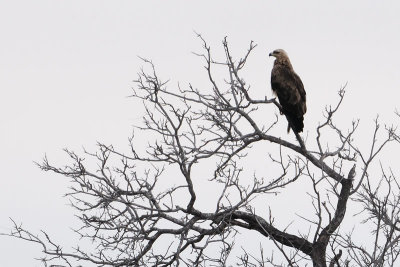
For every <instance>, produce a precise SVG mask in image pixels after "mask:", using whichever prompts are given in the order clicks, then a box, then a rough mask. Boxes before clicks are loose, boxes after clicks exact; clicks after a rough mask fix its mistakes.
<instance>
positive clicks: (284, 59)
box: [269, 49, 307, 133]
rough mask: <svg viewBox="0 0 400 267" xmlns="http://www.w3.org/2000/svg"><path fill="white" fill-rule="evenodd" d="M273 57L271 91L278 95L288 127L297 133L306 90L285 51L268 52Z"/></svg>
mask: <svg viewBox="0 0 400 267" xmlns="http://www.w3.org/2000/svg"><path fill="white" fill-rule="evenodd" d="M269 56H273V57H275V58H276V59H275V62H274V67H273V68H272V72H271V87H272V91H273V92H274V93H275V94H276V95H277V96H278V99H279V103H280V104H281V106H282V110H281V112H282V113H283V114H285V115H286V118H287V119H288V121H289V125H288V132H289V131H290V127H292V128H293V131H295V132H296V133H299V132H301V131H303V128H304V123H303V120H304V114H305V113H306V111H307V106H306V91H305V90H304V86H303V82H302V81H301V79H300V77H299V76H298V75H297V74H296V73H295V72H294V70H293V67H292V64H291V63H290V60H289V57H288V55H287V53H286V52H285V51H284V50H282V49H277V50H275V51H273V52H272V53H270V54H269Z"/></svg>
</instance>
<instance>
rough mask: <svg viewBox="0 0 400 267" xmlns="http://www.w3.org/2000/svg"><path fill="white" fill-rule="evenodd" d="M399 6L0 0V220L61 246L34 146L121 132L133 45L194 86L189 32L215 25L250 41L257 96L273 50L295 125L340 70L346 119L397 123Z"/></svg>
mask: <svg viewBox="0 0 400 267" xmlns="http://www.w3.org/2000/svg"><path fill="white" fill-rule="evenodd" d="M399 12H400V2H398V1H365V0H363V1H335V2H334V3H333V1H330V2H328V1H246V2H244V1H201V2H200V1H199V2H198V3H193V2H190V3H189V1H146V2H145V1H99V0H96V1H55V0H48V1H43V0H37V1H28V0H26V1H0V232H8V231H9V229H10V226H11V221H10V220H9V218H10V217H11V218H13V219H14V220H16V221H17V222H23V225H25V226H26V227H27V228H29V229H30V230H32V231H33V232H37V231H38V230H40V229H46V230H47V231H48V232H49V233H50V234H51V235H52V236H53V237H54V238H55V240H57V241H59V242H60V243H61V244H64V245H65V247H68V246H70V245H73V243H72V242H73V240H72V239H71V231H70V228H69V227H70V226H73V225H74V223H75V222H76V221H75V219H74V217H73V212H72V210H71V208H70V207H69V206H68V200H67V199H66V198H63V197H62V196H63V194H65V193H66V192H67V190H68V186H69V184H68V180H67V179H64V178H63V177H60V176H56V175H53V174H51V173H44V172H41V171H40V170H39V169H38V168H37V167H36V166H35V164H34V161H40V160H41V158H42V157H43V156H44V155H45V154H47V156H48V157H49V159H50V161H51V162H53V163H55V164H56V165H60V164H62V163H65V157H64V155H63V153H62V149H63V148H67V147H68V148H71V149H74V150H77V151H81V149H82V147H85V148H89V149H91V148H94V145H95V144H96V141H102V142H105V143H113V144H115V145H118V146H125V145H127V144H128V141H127V137H128V136H129V135H130V133H131V130H132V125H133V124H134V123H135V122H137V121H138V119H140V115H141V113H140V110H141V109H140V107H139V106H135V105H133V101H132V99H130V98H127V96H129V95H130V94H131V87H132V86H133V83H132V80H134V79H135V78H136V72H137V71H138V70H139V68H140V66H141V65H142V63H141V62H140V60H139V58H138V57H137V56H142V57H146V58H149V59H152V60H153V62H154V63H155V65H156V67H157V69H158V73H159V75H160V76H161V78H163V79H171V83H172V84H176V83H177V82H178V81H179V82H181V83H182V84H187V83H188V82H189V81H191V82H193V81H194V82H197V84H198V85H200V86H201V85H202V82H205V81H204V80H203V78H204V77H205V76H204V75H202V74H201V75H200V74H199V73H201V72H203V69H202V68H201V64H202V62H201V61H200V60H199V59H198V58H196V57H195V56H194V55H193V54H192V53H191V52H193V51H195V52H197V51H200V50H201V43H200V42H199V40H198V39H197V38H196V37H195V34H194V31H196V32H199V33H201V34H202V35H203V37H204V38H205V39H206V40H207V41H208V42H209V44H210V45H211V46H212V47H213V48H214V50H215V51H216V53H217V54H218V53H219V54H221V53H222V47H221V41H222V39H223V38H224V36H228V40H229V42H230V45H231V48H232V50H233V52H234V53H236V55H238V56H239V55H242V54H243V53H244V52H245V51H246V49H247V47H248V44H249V42H250V41H251V40H253V41H255V42H256V43H257V44H258V47H257V48H256V50H255V51H254V53H253V55H252V57H251V61H250V62H249V68H251V71H249V72H248V73H249V74H248V75H249V76H248V77H245V78H248V80H250V81H253V87H252V88H253V89H252V90H254V94H255V95H259V96H263V95H267V96H269V97H270V96H271V91H270V86H269V78H270V76H269V73H270V70H271V67H272V62H273V60H272V59H271V58H268V53H269V52H270V51H272V50H273V49H276V48H283V49H285V50H286V51H287V52H288V54H289V56H290V58H291V59H292V63H293V66H294V68H295V70H296V72H297V73H298V74H299V75H300V76H301V77H302V80H303V82H304V84H305V87H306V90H307V97H308V99H307V100H308V112H307V114H306V119H305V125H306V126H305V133H307V131H311V130H312V129H313V127H315V126H316V125H318V121H319V120H321V118H322V115H321V111H322V110H323V107H324V106H325V105H326V104H331V103H334V102H335V101H334V99H335V97H336V94H337V93H336V92H337V90H338V89H339V88H340V87H341V86H343V85H344V84H346V83H348V85H347V96H346V99H345V103H344V107H343V109H342V112H341V116H342V117H343V119H345V120H347V121H346V123H347V125H348V124H349V123H350V122H351V119H352V118H361V120H362V122H363V124H362V126H361V129H364V128H365V129H369V128H370V127H371V126H372V125H373V122H372V120H373V119H374V118H375V117H376V114H378V113H379V114H380V118H381V119H382V120H383V121H385V122H393V123H394V124H397V121H396V120H395V119H394V118H395V117H394V115H393V112H394V111H395V109H396V108H400V107H399V105H398V97H399V96H400V94H399V89H400V75H399V71H400V49H399V48H400V17H399ZM281 123H282V122H281ZM285 127H286V125H283V127H282V129H284V128H285ZM363 127H364V128H363ZM285 134H286V133H285ZM397 161H398V160H397V159H393V162H394V163H396V162H397ZM39 256H41V254H40V248H39V247H38V246H36V245H33V244H27V243H25V242H22V241H18V240H13V239H10V238H5V237H0V266H40V263H39V262H38V261H35V260H34V259H33V258H35V257H39Z"/></svg>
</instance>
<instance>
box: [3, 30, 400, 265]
mask: <svg viewBox="0 0 400 267" xmlns="http://www.w3.org/2000/svg"><path fill="white" fill-rule="evenodd" d="M198 37H199V38H200V40H201V42H202V45H203V46H202V47H203V52H201V53H196V55H197V56H199V57H200V58H201V59H202V60H204V67H205V71H206V73H207V76H208V80H209V85H210V86H209V88H206V89H205V88H202V89H198V88H196V86H194V85H192V84H189V85H188V86H184V87H181V86H179V85H178V86H174V85H170V84H169V83H168V82H166V81H162V80H161V79H160V78H159V77H158V74H157V72H156V69H155V66H154V65H153V63H152V62H151V61H149V60H146V59H143V61H144V68H143V69H142V70H141V71H140V72H139V74H138V78H137V80H136V82H135V89H134V91H133V97H134V98H135V99H136V100H140V103H143V105H144V107H145V115H144V123H143V124H142V125H141V126H138V127H136V129H135V134H134V135H133V136H132V137H131V138H130V139H129V141H130V147H129V151H124V150H123V149H122V150H119V149H116V148H114V147H113V146H111V145H106V144H103V143H99V144H98V151H97V152H94V153H91V152H87V151H85V152H84V155H83V156H79V155H78V154H76V153H75V152H72V151H68V150H67V151H66V152H67V153H68V155H69V156H70V158H71V159H72V163H70V164H68V165H66V166H64V167H57V166H55V165H53V164H51V163H50V162H49V161H48V159H47V158H45V159H44V161H43V162H42V163H41V164H39V166H40V168H41V169H42V170H44V171H51V172H54V173H57V174H61V175H63V176H66V177H68V178H70V179H71V182H72V189H71V191H70V192H69V193H68V196H69V197H70V200H71V203H72V205H73V207H74V208H75V209H76V211H77V216H78V217H79V219H80V221H81V223H82V225H81V227H80V228H79V229H77V230H76V233H77V234H78V235H79V237H80V238H82V239H83V240H85V239H87V240H90V241H91V242H93V245H94V247H93V250H91V251H90V250H84V249H81V248H80V246H79V245H78V246H77V247H76V248H75V249H72V250H71V251H66V250H64V249H62V248H61V246H59V245H58V244H56V243H55V242H53V241H52V240H51V238H50V237H49V236H48V235H47V234H46V233H45V232H43V233H42V234H40V235H35V234H33V233H31V232H29V231H27V230H26V229H25V228H23V227H21V226H20V225H18V224H15V225H14V229H13V231H12V233H11V234H10V235H12V236H14V237H17V238H20V239H24V240H28V241H31V242H35V243H38V244H40V245H41V247H42V250H43V254H44V257H43V258H42V261H43V262H44V264H45V265H46V266H48V265H47V264H54V263H56V264H58V265H57V266H76V265H78V263H77V262H85V266H86V265H87V264H90V263H92V264H93V265H96V266H178V265H181V266H228V265H230V264H233V263H235V264H237V265H239V266H310V265H312V266H318V267H326V266H332V267H333V266H384V265H383V263H384V261H385V260H386V259H387V257H392V259H393V262H395V261H396V260H397V255H398V250H399V249H398V247H399V246H398V239H399V235H398V234H399V232H398V229H399V225H398V220H399V217H398V204H399V203H398V201H399V195H390V194H389V193H388V194H387V195H386V196H384V197H383V199H380V198H379V196H378V194H376V192H375V191H376V190H377V189H376V190H375V191H374V189H372V187H371V186H370V183H369V181H370V177H371V175H372V174H371V173H370V166H371V165H372V164H373V162H375V161H376V159H377V158H378V157H379V155H380V153H381V152H382V149H383V147H384V146H386V145H387V144H388V143H390V142H392V141H396V138H397V135H396V133H395V129H394V128H390V127H389V128H385V129H381V128H380V124H379V123H378V120H377V121H376V124H375V130H374V131H373V133H372V136H371V140H372V143H371V146H370V147H369V149H368V152H367V153H363V152H362V151H365V150H364V149H361V148H359V146H358V144H357V142H356V140H357V138H355V137H354V136H355V135H356V133H357V129H358V125H359V122H358V121H353V122H350V124H349V129H347V130H343V129H340V128H339V127H337V126H336V123H335V120H334V115H335V114H336V113H337V112H338V110H339V107H340V105H341V104H342V100H343V98H344V94H345V90H344V88H342V89H340V91H339V98H338V99H339V101H338V103H337V104H336V105H334V106H329V107H327V108H326V110H325V112H324V115H325V118H324V119H323V121H322V122H321V123H320V125H319V126H318V127H317V128H316V129H315V138H314V139H313V140H307V141H305V140H304V139H303V138H302V136H300V135H298V134H296V135H295V139H293V138H292V137H293V131H292V134H291V135H287V134H286V132H285V131H283V132H277V131H276V130H275V129H276V128H277V127H276V126H277V124H279V123H283V120H284V117H283V116H279V109H280V106H279V103H278V102H277V101H276V100H275V99H274V98H270V99H269V98H265V99H255V98H253V97H252V92H254V91H253V90H255V89H251V88H250V86H249V85H248V84H247V83H246V82H245V79H244V78H243V77H242V73H243V69H244V68H245V66H246V63H247V62H248V59H249V57H250V55H251V53H252V52H253V50H254V49H255V47H256V45H255V44H254V43H253V42H251V43H250V46H249V49H248V51H247V52H246V53H245V54H244V56H243V57H242V58H240V59H239V60H235V59H234V57H233V56H232V54H231V51H230V49H229V46H228V42H227V40H226V38H225V39H224V41H223V49H224V52H225V57H224V58H222V60H216V59H214V58H213V56H212V54H211V49H210V47H209V46H208V44H207V43H206V41H205V40H204V39H203V38H202V37H201V36H200V35H199V36H198ZM216 68H220V69H221V68H222V69H225V73H226V74H227V75H226V77H224V78H223V79H221V77H216V76H215V74H214V71H215V69H216ZM221 80H222V81H223V82H221ZM257 90H259V89H257ZM260 90H265V91H267V90H266V89H260ZM310 93H311V92H310ZM309 112H313V111H309ZM138 133H140V134H142V133H144V134H143V135H142V136H144V135H146V136H147V137H148V140H145V141H146V143H148V146H147V147H146V148H145V149H140V147H141V144H142V143H143V141H144V140H137V136H138ZM384 133H386V134H384ZM140 134H139V135H140ZM365 136H367V134H366V133H364V134H363V137H364V138H365ZM382 136H384V137H382ZM291 138H292V139H291ZM289 140H292V141H289ZM263 146H264V147H266V148H267V149H266V150H263V151H265V154H262V155H260V154H258V155H257V159H256V161H257V162H256V164H254V161H252V162H249V157H250V156H249V154H251V153H252V152H253V151H254V149H256V148H258V147H263ZM268 154H269V156H268ZM89 159H91V160H93V162H88V161H89ZM254 165H257V166H264V168H263V169H262V170H263V172H260V171H253V170H252V169H249V168H250V166H251V168H253V166H254ZM356 170H357V173H356ZM384 178H385V179H384V181H385V182H386V183H387V185H388V186H389V188H390V187H391V185H392V184H393V182H394V181H395V180H394V179H393V178H389V177H387V176H384ZM300 185H302V186H304V187H306V188H307V189H306V190H298V191H296V192H295V195H294V196H292V198H291V199H288V201H287V202H288V203H286V204H282V206H278V207H277V206H275V207H274V206H272V207H271V206H270V204H269V203H270V202H271V201H273V199H274V198H275V197H276V195H277V194H280V193H284V192H285V190H287V189H288V188H290V187H291V188H293V187H294V186H300ZM395 185H396V186H397V183H396V184H395ZM378 189H379V188H378ZM379 192H380V191H379ZM388 192H393V191H392V190H391V189H389V191H388ZM396 194H397V193H396ZM300 196H306V197H307V196H308V197H309V202H308V204H307V205H308V211H309V214H306V215H301V214H297V217H296V222H297V223H298V225H300V227H297V228H294V229H292V228H293V227H290V222H288V223H285V224H280V223H276V218H275V217H274V216H273V214H272V210H273V209H274V208H275V209H276V208H279V209H282V208H285V205H295V204H296V201H295V199H297V198H298V197H300ZM391 197H395V198H394V199H393V200H390V199H391ZM207 200H209V201H208V202H207ZM357 201H358V202H357ZM349 203H354V205H356V204H357V203H361V204H363V205H364V209H365V210H364V211H363V212H362V214H364V215H366V216H367V214H369V217H368V218H367V219H372V220H376V235H377V238H376V240H377V241H376V243H377V246H376V248H377V249H376V250H375V251H374V252H373V253H372V254H371V253H368V252H367V251H366V250H365V249H363V248H362V246H358V245H356V242H355V240H353V239H352V238H351V236H350V234H347V235H346V233H341V232H340V229H339V227H341V224H342V222H343V219H344V217H345V215H346V209H347V208H348V206H349ZM260 207H261V208H260ZM260 209H263V210H264V211H266V212H264V213H259V210H260ZM278 219H279V218H278ZM249 231H250V232H254V233H257V235H258V238H259V239H260V240H265V241H263V242H268V244H269V246H268V247H267V246H261V248H260V249H259V250H258V251H256V252H254V251H250V250H249V249H247V247H248V246H247V245H249V243H251V242H253V240H249V241H248V243H247V244H246V243H244V244H241V245H239V247H238V246H236V242H235V240H236V238H237V236H238V234H241V233H244V232H249ZM380 233H384V234H383V236H380ZM378 235H379V236H378ZM380 237H382V238H383V239H384V240H383V241H384V242H383V243H384V246H383V247H382V246H380V245H379V244H380V243H379V242H382V238H380ZM267 240H268V241H267ZM271 246H274V247H275V249H274V250H272V249H271ZM364 250H365V251H364ZM273 251H277V252H278V254H279V255H275V254H274V253H273ZM360 251H361V252H362V254H363V255H369V256H370V257H369V259H366V258H365V256H363V257H364V258H360V257H359V255H361V254H360ZM364 252H365V253H364ZM388 255H389V256H388ZM368 260H369V262H376V264H375V265H373V264H372V265H366V262H367V261H368ZM378 262H379V264H378ZM54 266H55V265H54ZM388 266H389V265H388ZM391 266H392V265H391Z"/></svg>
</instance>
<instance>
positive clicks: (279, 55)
mask: <svg viewBox="0 0 400 267" xmlns="http://www.w3.org/2000/svg"><path fill="white" fill-rule="evenodd" d="M269 56H270V57H271V56H272V57H276V58H282V57H285V58H287V57H288V55H287V53H286V51H285V50H283V49H276V50H274V51H272V52H271V53H269Z"/></svg>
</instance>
